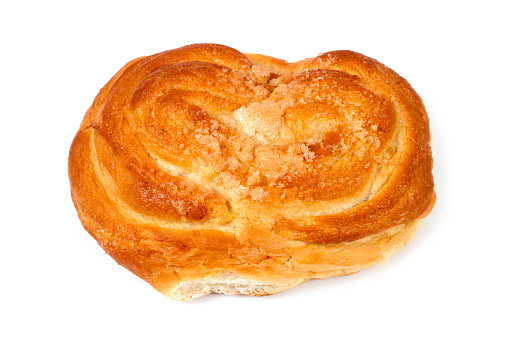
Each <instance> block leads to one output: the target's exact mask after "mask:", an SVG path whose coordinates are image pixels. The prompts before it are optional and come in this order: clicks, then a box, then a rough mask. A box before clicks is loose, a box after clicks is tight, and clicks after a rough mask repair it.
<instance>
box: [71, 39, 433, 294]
mask: <svg viewBox="0 0 509 339" xmlns="http://www.w3.org/2000/svg"><path fill="white" fill-rule="evenodd" d="M68 170H69V178H70V184H71V193H72V199H73V201H74V204H75V206H76V209H77V211H78V215H79V218H80V220H81V221H82V223H83V225H84V227H85V229H86V230H87V231H88V232H89V233H90V234H91V235H92V236H93V237H94V238H95V239H96V240H97V242H98V243H99V245H100V246H102V247H103V249H104V250H105V251H106V253H108V254H109V255H110V256H111V257H113V258H114V259H115V260H116V261H117V262H118V263H119V264H120V265H122V266H124V267H125V268H127V269H129V270H130V271H132V272H133V273H134V274H136V275H137V276H139V277H140V278H142V279H144V280H146V281H147V282H148V283H150V284H151V285H152V286H153V287H154V288H156V289H157V290H159V291H160V292H162V293H163V294H165V295H166V296H168V297H170V298H172V299H176V300H189V299H192V298H195V297H199V296H203V295H206V294H209V293H225V294H248V295H257V296H261V295H267V294H273V293H276V292H280V291H283V290H286V289H289V288H291V287H293V286H296V285H299V284H301V283H302V282H304V281H306V280H309V279H322V278H327V277H333V276H340V275H347V274H352V273H355V272H358V271H360V270H362V269H364V268H367V267H370V266H372V265H375V264H377V263H381V262H384V261H385V260H386V259H387V258H388V257H389V256H391V255H393V254H394V253H396V252H397V251H398V250H400V249H401V248H402V247H403V246H405V245H406V244H407V243H408V242H409V241H410V239H411V238H412V236H413V234H414V232H415V231H416V229H417V227H418V225H419V222H420V220H421V219H422V218H424V217H425V216H426V215H427V213H428V212H429V211H430V210H431V209H432V207H433V204H434V202H435V193H434V186H433V177H432V156H431V149H430V132H429V124H428V117H427V114H426V110H425V108H424V106H423V103H422V100H421V98H420V97H419V96H418V95H417V94H416V92H415V91H414V90H413V89H412V88H411V87H410V85H409V84H408V83H407V82H406V81H405V80H404V79H403V78H401V77H400V76H398V75H397V74H396V73H395V72H394V71H392V70H390V69H389V68H387V67H386V66H384V65H382V64H381V63H379V62H377V61H376V60H374V59H371V58H368V57H366V56H363V55H361V54H358V53H354V52H350V51H334V52H329V53H324V54H321V55H319V56H318V57H316V58H311V59H305V60H302V61H299V62H294V63H289V62H286V61H284V60H280V59H276V58H272V57H268V56H264V55H259V54H242V53H240V52H239V51H237V50H235V49H232V48H229V47H226V46H221V45H213V44H197V45H190V46H185V47H182V48H178V49H174V50H170V51H166V52H163V53H160V54H156V55H152V56H149V57H142V58H138V59H136V60H133V61H131V62H129V63H128V64H127V65H125V66H124V67H123V68H122V69H121V70H120V71H119V72H118V73H117V74H116V75H115V76H114V77H113V78H112V79H111V80H110V81H109V82H108V83H107V84H106V86H105V87H104V88H103V89H102V90H101V91H100V92H99V94H98V95H97V97H96V99H95V101H94V103H93V104H92V106H91V107H90V108H89V110H88V111H87V113H86V115H85V118H84V120H83V122H82V124H81V126H80V128H79V131H78V133H77V134H76V137H75V139H74V141H73V143H72V146H71V149H70V154H69V168H68Z"/></svg>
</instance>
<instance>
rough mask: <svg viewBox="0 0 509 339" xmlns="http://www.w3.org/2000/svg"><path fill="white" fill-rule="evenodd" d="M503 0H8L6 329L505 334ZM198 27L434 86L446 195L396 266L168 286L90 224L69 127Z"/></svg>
mask: <svg viewBox="0 0 509 339" xmlns="http://www.w3.org/2000/svg"><path fill="white" fill-rule="evenodd" d="M503 5H504V1H482V2H473V1H445V0H444V1H373V2H362V1H347V2H341V1H330V2H325V1H318V0H313V1H293V2H291V3H290V2H288V3H284V2H280V1H276V0H272V1H263V0H260V1H256V2H247V1H236V2H234V1H230V2H222V1H208V2H204V1H201V2H200V1H187V2H186V1H174V2H172V1H161V2H153V1H122V2H120V1H117V2H111V1H101V2H99V1H82V2H75V1H8V2H7V1H4V2H2V5H1V7H0V19H1V20H0V29H1V30H0V34H1V42H0V46H1V47H2V52H1V54H0V59H1V62H0V72H1V73H0V95H1V101H0V114H1V120H0V122H1V132H0V138H1V143H0V147H1V158H0V159H1V166H0V171H1V182H2V184H1V188H0V190H1V191H0V192H1V197H2V202H1V204H0V208H1V219H0V220H1V221H0V222H1V233H0V260H1V266H0V272H1V277H0V311H1V313H2V314H1V316H0V337H1V338H77V337H88V338H105V337H110V338H120V337H124V338H126V337H139V338H156V337H157V338H166V337H168V338H169V337H175V336H178V337H186V338H199V337H207V338H216V337H222V338H231V337H234V336H235V337H247V338H251V337H258V338H260V337H263V338H276V337H280V338H286V337H294V338H300V337H321V336H325V337H341V338H368V337H373V338H375V337H376V338H385V337H391V338H421V337H426V338H446V337H456V338H460V337H461V338H508V337H509V330H508V327H507V325H505V324H504V322H507V320H508V318H509V309H508V305H509V295H508V285H509V280H508V278H507V275H506V274H507V271H508V259H509V251H508V249H507V239H508V236H509V230H508V229H509V221H508V218H507V210H508V209H509V206H508V205H509V198H508V190H509V185H508V175H507V171H508V167H507V157H508V154H509V152H508V146H509V142H508V134H509V133H508V132H507V131H508V128H509V118H508V115H509V109H508V99H509V85H508V82H507V79H508V78H509V68H508V63H509V53H508V50H507V46H508V40H509V39H508V37H509V24H508V19H507V13H508V11H507V9H506V8H504V6H503ZM196 42H214V43H221V44H225V45H228V46H231V47H234V48H236V49H238V50H240V51H243V52H254V53H262V54H267V55H272V56H275V57H279V58H283V59H287V60H289V61H296V60H300V59H302V58H306V57H312V56H316V55H317V54H318V53H320V52H326V51H330V50H338V49H349V50H354V51H357V52H361V53H363V54H366V55H368V56H371V57H373V58H375V59H377V60H379V61H381V62H383V63H384V64H386V65H387V66H389V67H391V68H393V69H394V70H395V71H396V72H398V73H399V74H400V75H402V76H403V77H405V78H406V79H407V80H408V81H409V82H410V83H411V84H412V86H413V87H414V89H415V90H416V91H417V92H418V93H419V94H420V95H421V97H422V98H423V100H424V102H425V104H426V107H427V110H428V113H429V117H430V119H431V129H432V135H433V155H434V176H435V180H436V191H437V195H438V200H437V204H436V206H435V209H434V211H433V212H432V213H431V215H430V216H429V217H428V218H427V219H426V220H425V222H424V223H423V224H422V227H421V228H420V229H419V231H418V232H417V234H416V236H415V238H414V239H413V240H412V241H411V242H410V244H409V245H408V246H407V247H406V248H405V249H403V250H402V251H401V252H400V253H398V254H397V255H396V256H394V257H392V258H391V259H390V260H389V262H388V264H387V265H386V266H376V267H374V268H371V269H368V270H365V271H363V272H361V273H359V274H356V275H353V276H349V277H342V278H333V279H328V280H323V281H311V282H308V283H305V284H303V285H301V286H299V287H297V288H294V289H292V290H290V291H287V292H283V293H280V294H277V295H274V296H269V297H263V298H257V297H245V296H240V297H239V296H233V297H232V296H220V295H213V296H208V297H204V298H201V299H198V300H196V301H192V302H189V303H180V302H176V301H172V300H169V299H166V298H165V297H164V296H163V295H161V294H159V293H158V292H156V291H155V290H153V289H152V288H151V287H150V286H149V285H148V284H146V283H145V282H143V281H141V280H140V279H138V278H137V277H135V276H134V275H132V274H131V273H130V272H128V271H127V270H125V269H123V268H122V267H120V266H118V265H117V264H116V263H115V262H114V261H113V260H112V259H110V258H109V257H108V256H107V255H105V254H104V252H103V251H102V250H101V248H100V247H99V246H98V245H97V244H96V243H95V241H94V240H93V239H92V238H91V237H90V236H89V235H88V234H87V233H86V232H85V231H84V230H83V228H82V226H81V224H80V222H79V220H78V217H77V215H76V212H75V210H74V207H73V204H72V202H71V198H70V193H69V183H68V178H67V156H68V151H69V147H70V144H71V141H72V139H73V137H74V134H75V133H76V131H77V130H78V126H79V124H80V122H81V120H82V118H83V115H84V113H85V111H86V110H87V108H88V106H89V105H90V104H91V103H92V101H93V99H94V97H95V95H96V94H97V92H98V91H99V89H100V88H101V87H102V86H103V85H104V84H105V83H106V82H107V80H109V78H110V77H111V76H112V75H113V74H114V73H115V72H116V71H117V70H118V69H120V67H121V66H123V65H124V64H125V63H126V62H127V61H129V60H131V59H134V58H136V57H139V56H142V55H150V54H153V53H157V52H160V51H163V50H167V49H172V48H176V47H180V46H183V45H186V44H190V43H196Z"/></svg>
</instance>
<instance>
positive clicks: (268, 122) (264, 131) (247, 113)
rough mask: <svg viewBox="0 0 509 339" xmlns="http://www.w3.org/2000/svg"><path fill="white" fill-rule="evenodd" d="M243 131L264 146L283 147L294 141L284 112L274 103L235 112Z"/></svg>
mask: <svg viewBox="0 0 509 339" xmlns="http://www.w3.org/2000/svg"><path fill="white" fill-rule="evenodd" d="M233 117H234V118H235V119H236V121H237V122H238V124H239V127H240V128H241V129H242V131H243V132H244V133H245V134H247V135H248V136H252V137H254V138H255V139H256V140H257V141H258V142H260V143H263V144H272V145H278V146H283V145H285V144H287V143H288V142H290V141H291V140H292V139H293V137H294V136H293V132H292V131H291V130H290V129H289V128H288V126H286V124H285V122H284V119H283V110H282V109H281V107H280V106H279V104H278V103H276V102H274V101H265V102H255V103H252V104H251V105H249V106H247V107H244V106H243V107H241V108H239V109H237V110H236V111H235V112H233Z"/></svg>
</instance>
